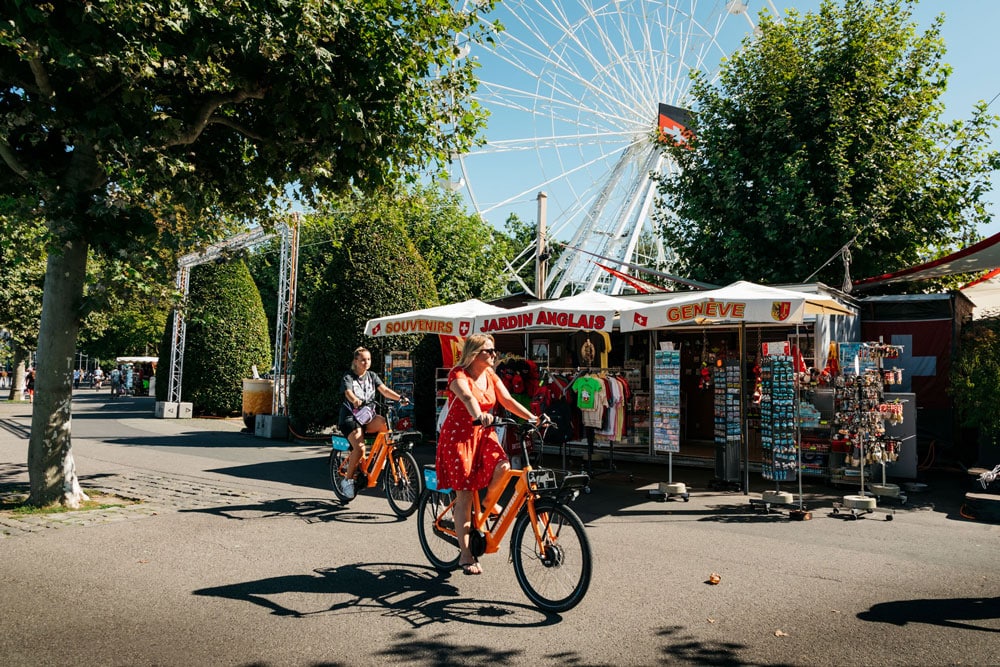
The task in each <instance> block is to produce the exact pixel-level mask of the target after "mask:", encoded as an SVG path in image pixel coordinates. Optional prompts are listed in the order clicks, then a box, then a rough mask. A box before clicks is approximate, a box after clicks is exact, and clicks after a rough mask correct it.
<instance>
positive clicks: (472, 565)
mask: <svg viewBox="0 0 1000 667" xmlns="http://www.w3.org/2000/svg"><path fill="white" fill-rule="evenodd" d="M473 493H475V491H455V536H456V537H457V538H458V548H459V550H460V551H461V553H460V554H459V557H458V564H459V565H461V566H462V567H463V568H464V569H465V571H466V572H467V573H468V574H482V569H481V568H480V567H479V564H478V563H477V562H476V557H475V556H473V555H472V551H471V550H470V549H469V531H470V530H471V529H472V494H473Z"/></svg>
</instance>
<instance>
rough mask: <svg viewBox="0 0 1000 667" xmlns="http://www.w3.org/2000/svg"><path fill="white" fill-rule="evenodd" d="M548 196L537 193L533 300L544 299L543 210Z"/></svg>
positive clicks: (545, 261) (545, 262) (544, 245)
mask: <svg viewBox="0 0 1000 667" xmlns="http://www.w3.org/2000/svg"><path fill="white" fill-rule="evenodd" d="M547 203H548V195H546V194H545V193H544V192H539V193H538V228H537V230H536V237H535V298H537V299H544V298H545V271H546V269H547V268H548V266H547V265H548V259H549V257H548V252H547V251H546V248H547V245H546V243H545V209H546V204H547Z"/></svg>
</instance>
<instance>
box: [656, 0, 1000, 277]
mask: <svg viewBox="0 0 1000 667" xmlns="http://www.w3.org/2000/svg"><path fill="white" fill-rule="evenodd" d="M912 6H913V2H910V1H907V0H845V2H843V3H842V4H838V3H836V2H833V1H832V0H824V2H823V3H822V5H821V7H820V9H819V11H818V13H815V14H813V13H807V14H799V13H797V12H794V11H792V12H789V14H788V15H787V16H786V17H785V18H784V19H783V20H782V21H780V22H778V21H777V20H774V19H773V18H764V19H762V22H761V24H760V35H759V36H757V37H755V38H752V39H748V41H747V42H745V43H744V45H743V48H742V49H741V50H740V51H738V52H737V53H735V54H734V55H733V57H732V58H731V59H730V60H729V61H728V62H726V63H725V64H724V67H723V71H722V74H721V77H720V79H719V80H718V83H717V84H713V83H712V82H710V81H709V80H708V79H707V78H705V77H696V79H695V83H694V86H693V97H694V99H693V100H692V102H693V106H694V107H695V108H696V110H697V114H696V116H695V118H694V121H693V124H692V128H691V129H693V131H694V134H695V138H694V140H693V141H692V142H691V143H690V144H687V145H674V144H673V143H672V142H671V144H670V145H668V146H666V148H665V150H667V151H668V152H669V153H670V155H671V156H672V157H673V158H674V159H675V160H676V161H677V163H678V165H679V166H680V167H681V169H680V170H679V171H677V172H675V173H673V174H669V175H663V176H661V185H660V193H661V195H662V196H663V198H664V200H665V204H666V206H665V207H663V208H662V209H661V212H660V214H659V215H660V218H659V220H660V222H661V223H662V228H663V233H664V237H665V240H666V241H667V243H668V244H669V245H670V246H671V247H672V248H673V250H674V251H675V252H676V253H677V255H678V256H679V258H680V263H681V267H679V269H678V270H679V271H681V272H683V273H686V274H687V275H688V276H689V277H691V278H694V279H698V280H704V281H709V282H714V283H719V284H725V283H728V282H731V281H733V280H737V279H745V280H751V281H755V282H763V283H778V282H798V281H803V280H805V279H806V278H807V277H809V276H810V275H811V274H813V272H814V271H816V270H817V269H818V268H819V267H820V266H821V265H822V264H823V263H824V262H825V261H826V260H827V259H828V258H830V257H832V256H834V255H835V254H836V253H837V251H838V250H839V249H840V248H841V247H843V246H844V245H845V244H848V243H851V242H852V241H853V244H852V245H851V251H850V252H851V260H852V262H851V265H850V273H851V275H852V276H853V277H855V278H858V277H867V276H873V275H879V274H882V273H884V272H887V271H892V270H895V269H899V268H903V267H905V266H909V265H912V264H913V263H916V262H918V261H921V260H924V259H929V258H930V257H932V256H934V254H935V253H940V252H943V251H944V250H945V249H947V248H951V247H953V246H955V245H956V244H963V245H964V244H967V243H969V242H970V241H972V240H974V236H975V234H974V230H975V228H976V225H978V224H980V223H984V222H986V221H987V213H986V211H985V208H984V205H983V202H982V197H983V195H984V194H985V193H986V192H987V190H988V189H989V174H990V172H991V171H992V170H994V169H996V168H997V167H998V166H1000V160H998V156H997V153H996V152H995V151H992V150H988V142H989V133H990V130H991V129H992V128H994V127H996V125H997V118H996V117H995V116H990V115H988V114H987V113H986V105H985V104H980V105H978V106H977V107H976V108H975V109H974V110H973V112H972V116H971V118H970V119H969V120H968V121H967V122H965V123H958V122H955V123H951V124H946V123H944V122H942V121H941V120H940V117H941V112H942V109H943V107H942V104H941V102H940V97H941V95H942V93H943V92H944V90H945V87H946V84H947V79H948V75H949V73H950V68H949V67H948V66H947V65H945V64H944V63H943V62H942V58H943V56H944V45H943V43H942V41H941V38H940V22H941V19H938V21H936V22H935V23H934V24H933V25H932V26H931V28H930V29H929V30H927V32H925V33H924V34H922V35H918V34H916V31H915V26H914V24H913V22H912V20H911V13H912V10H911V8H912ZM668 211H669V213H668ZM843 275H844V274H843V265H842V264H841V262H839V261H837V262H834V263H831V264H830V265H829V266H827V267H826V268H825V269H824V270H822V271H821V272H820V273H819V274H818V276H817V279H819V280H822V281H825V282H828V283H831V284H836V285H839V284H840V283H841V280H842V278H843Z"/></svg>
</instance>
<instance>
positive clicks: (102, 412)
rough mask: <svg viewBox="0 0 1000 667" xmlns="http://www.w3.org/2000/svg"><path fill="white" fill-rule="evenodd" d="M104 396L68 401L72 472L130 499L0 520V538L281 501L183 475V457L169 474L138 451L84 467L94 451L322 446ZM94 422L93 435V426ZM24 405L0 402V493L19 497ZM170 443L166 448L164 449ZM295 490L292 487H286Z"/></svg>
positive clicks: (275, 491)
mask: <svg viewBox="0 0 1000 667" xmlns="http://www.w3.org/2000/svg"><path fill="white" fill-rule="evenodd" d="M104 393H106V392H101V393H98V392H95V391H93V390H87V389H80V390H76V391H75V392H74V398H73V403H74V405H73V409H74V416H73V443H74V445H73V449H74V459H75V460H76V464H77V474H78V477H79V480H80V484H81V486H82V487H83V488H84V490H87V491H93V492H96V493H98V494H108V495H113V496H118V497H120V498H122V499H126V500H131V501H135V502H133V503H130V504H126V505H123V506H120V507H110V508H106V509H97V510H86V511H70V512H63V513H53V514H35V515H25V516H18V517H13V516H5V515H2V514H0V539H3V538H5V537H13V536H17V535H25V534H32V533H38V532H43V531H48V530H54V529H60V528H67V527H75V526H87V525H95V524H102V523H113V522H118V521H124V520H128V519H135V518H141V517H146V516H153V515H156V514H158V513H160V512H164V511H178V510H193V509H201V508H208V507H219V506H221V505H234V504H245V503H250V502H262V501H264V500H266V499H268V498H274V497H275V496H276V495H280V493H281V491H282V489H281V488H280V487H283V486H286V485H284V484H280V483H279V484H277V485H276V486H275V487H274V488H270V486H269V485H268V484H267V483H266V481H265V480H252V479H248V480H245V481H244V480H240V479H237V478H234V477H232V476H229V475H220V474H217V473H211V472H208V471H206V470H199V469H184V467H183V466H182V465H181V462H182V459H180V458H178V461H177V465H175V466H171V467H169V468H167V467H165V466H164V465H163V464H162V463H161V462H157V463H153V462H151V461H146V462H145V463H144V458H148V457H143V456H142V452H141V448H136V450H137V451H136V452H135V453H134V454H133V455H132V456H131V457H130V458H132V459H133V460H134V461H135V465H122V464H120V463H105V464H103V465H101V466H100V467H96V466H95V465H94V464H91V463H88V461H87V458H88V450H89V449H91V448H92V447H93V446H94V445H97V444H101V445H118V446H123V445H125V446H127V445H138V444H141V445H144V446H146V447H148V446H154V447H164V446H171V447H179V448H185V447H187V448H190V447H199V448H201V449H207V450H208V451H211V450H212V449H217V450H224V449H225V448H228V447H239V448H247V447H251V448H261V449H270V448H280V449H281V451H282V453H283V455H284V458H286V459H287V458H289V457H292V458H301V457H304V456H308V457H315V456H316V455H317V454H318V453H323V452H325V451H326V445H325V444H320V443H316V444H304V443H287V442H275V441H269V440H264V439H258V438H256V437H255V436H253V435H250V434H246V433H241V430H242V429H243V426H244V425H243V421H242V419H238V418H237V419H190V420H179V419H157V418H155V417H154V416H153V413H152V410H153V399H151V398H125V399H120V400H117V401H108V400H107V396H105V395H104ZM98 420H99V422H100V425H101V426H100V427H99V431H100V432H99V433H97V432H95V428H94V426H93V424H94V422H96V421H98ZM30 428H31V404H29V403H21V404H17V403H0V494H8V493H12V492H14V491H15V490H21V491H23V490H24V489H25V488H26V487H27V485H28V466H27V443H28V439H29V434H30ZM167 443H169V445H168V444H167ZM292 486H294V483H293V484H292Z"/></svg>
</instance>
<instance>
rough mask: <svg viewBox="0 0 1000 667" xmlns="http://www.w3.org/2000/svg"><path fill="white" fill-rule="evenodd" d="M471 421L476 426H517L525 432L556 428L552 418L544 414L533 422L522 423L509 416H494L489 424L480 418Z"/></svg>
mask: <svg viewBox="0 0 1000 667" xmlns="http://www.w3.org/2000/svg"><path fill="white" fill-rule="evenodd" d="M472 423H473V424H475V425H476V426H482V427H483V428H497V427H499V426H517V427H518V428H520V429H521V430H522V431H525V432H527V431H539V430H541V429H543V428H546V429H547V428H556V426H555V423H554V422H553V421H552V418H551V417H549V416H548V415H546V414H543V415H542V416H540V417H538V418H537V421H536V422H535V423H532V422H525V423H523V424H522V423H521V422H519V421H517V420H516V419H512V418H510V417H494V418H493V423H491V424H483V422H482V419H473V420H472Z"/></svg>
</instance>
